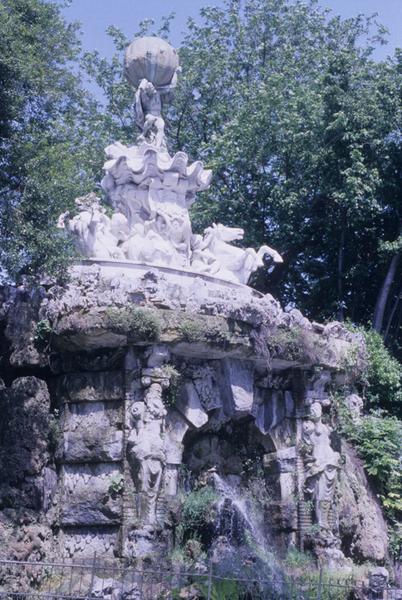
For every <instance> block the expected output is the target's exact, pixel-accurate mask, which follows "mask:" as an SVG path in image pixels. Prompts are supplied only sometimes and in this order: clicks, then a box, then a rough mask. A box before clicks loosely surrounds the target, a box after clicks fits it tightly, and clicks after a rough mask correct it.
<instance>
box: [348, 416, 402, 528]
mask: <svg viewBox="0 0 402 600" xmlns="http://www.w3.org/2000/svg"><path fill="white" fill-rule="evenodd" d="M340 417H341V418H340V424H341V429H342V432H343V433H344V434H345V435H346V437H347V438H348V439H349V440H350V441H351V442H352V443H353V444H354V445H355V446H356V448H357V451H358V453H359V455H360V456H361V457H362V459H363V462H364V466H365V468H366V470H367V472H368V474H369V475H371V477H372V478H373V480H374V481H375V483H376V486H377V489H378V492H379V496H380V499H381V501H382V504H383V506H384V509H385V511H386V513H387V514H388V516H389V517H390V518H391V519H394V518H397V517H398V516H399V517H400V516H401V515H402V465H401V439H402V422H401V421H399V420H398V419H397V418H396V417H390V416H387V415H386V414H385V413H384V412H382V411H380V410H377V411H373V412H371V413H370V414H369V415H366V416H364V417H362V418H361V419H359V420H355V421H353V420H352V419H351V418H350V416H349V415H348V413H347V411H346V409H345V408H344V409H343V410H342V409H341V411H340Z"/></svg>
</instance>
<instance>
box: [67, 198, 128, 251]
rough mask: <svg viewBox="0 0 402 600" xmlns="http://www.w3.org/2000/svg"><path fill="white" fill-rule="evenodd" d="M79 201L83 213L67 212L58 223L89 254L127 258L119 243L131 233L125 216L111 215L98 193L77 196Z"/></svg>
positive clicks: (79, 207) (81, 249)
mask: <svg viewBox="0 0 402 600" xmlns="http://www.w3.org/2000/svg"><path fill="white" fill-rule="evenodd" d="M75 204H76V206H77V207H78V209H79V213H78V214H77V215H75V216H74V217H70V213H69V211H67V212H65V213H63V214H62V215H60V217H59V220H58V223H57V226H58V227H59V228H60V229H67V231H68V232H69V233H70V234H71V235H72V236H73V239H74V242H75V244H76V247H77V250H78V251H79V252H80V253H81V254H83V255H84V256H88V257H94V258H124V254H123V251H122V250H121V249H120V248H119V245H118V244H119V242H120V241H121V239H122V238H123V237H124V235H126V234H127V233H128V228H127V227H126V223H125V220H124V216H123V215H118V214H115V215H113V217H112V218H109V217H108V216H107V215H106V212H105V208H103V207H102V206H101V205H100V201H99V198H97V197H96V196H95V194H88V195H87V196H83V197H81V198H77V199H76V201H75ZM123 220H124V221H123ZM124 230H126V231H125V232H124ZM120 236H122V238H121V239H120Z"/></svg>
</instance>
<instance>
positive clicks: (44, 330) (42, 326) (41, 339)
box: [33, 319, 53, 351]
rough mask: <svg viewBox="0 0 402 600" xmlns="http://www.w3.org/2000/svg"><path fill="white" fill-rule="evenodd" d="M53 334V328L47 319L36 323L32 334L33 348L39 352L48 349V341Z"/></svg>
mask: <svg viewBox="0 0 402 600" xmlns="http://www.w3.org/2000/svg"><path fill="white" fill-rule="evenodd" d="M52 333H53V327H52V326H51V324H50V322H49V321H48V320H47V319H42V320H41V321H38V323H37V324H36V327H35V332H34V338H33V342H34V346H35V348H37V350H39V351H43V350H45V349H46V348H48V347H49V344H50V339H51V336H52Z"/></svg>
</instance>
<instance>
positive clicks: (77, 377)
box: [59, 371, 124, 402]
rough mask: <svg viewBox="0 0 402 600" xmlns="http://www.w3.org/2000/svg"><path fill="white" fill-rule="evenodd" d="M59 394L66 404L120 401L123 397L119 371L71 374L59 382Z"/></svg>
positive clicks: (121, 378) (122, 385)
mask: <svg viewBox="0 0 402 600" xmlns="http://www.w3.org/2000/svg"><path fill="white" fill-rule="evenodd" d="M59 394H60V396H61V397H62V398H63V399H64V400H66V401H67V402H99V401H110V400H121V399H122V398H123V396H124V383H123V374H122V373H121V372H120V371H102V372H95V373H90V372H88V373H72V374H71V375H65V376H64V377H62V378H61V380H60V382H59Z"/></svg>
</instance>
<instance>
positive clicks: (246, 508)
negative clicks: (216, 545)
mask: <svg viewBox="0 0 402 600" xmlns="http://www.w3.org/2000/svg"><path fill="white" fill-rule="evenodd" d="M211 475H212V481H213V485H214V488H215V490H216V491H217V493H218V494H219V501H218V504H217V512H218V517H217V523H216V534H217V536H218V539H219V537H223V538H224V539H225V541H226V543H228V544H229V548H231V551H229V555H228V554H226V556H225V558H224V555H223V551H222V550H223V549H220V550H219V560H220V561H221V562H223V564H224V563H225V560H226V568H227V569H228V570H229V572H230V573H232V574H233V573H234V572H235V570H236V563H237V565H239V564H241V571H240V573H239V575H242V576H244V574H245V573H246V572H248V573H247V574H248V576H249V577H252V578H255V585H256V589H257V588H258V589H259V590H260V591H263V590H265V592H267V593H268V594H269V596H265V595H264V596H261V598H262V597H264V598H265V597H267V598H268V597H269V598H278V599H279V598H288V597H289V596H287V595H286V593H285V592H286V586H285V583H284V578H283V574H282V572H281V569H280V567H279V565H278V561H277V560H276V558H275V556H274V554H273V549H272V548H271V547H269V546H268V543H267V540H266V538H265V537H264V533H265V531H264V529H265V528H264V518H263V515H262V513H261V512H260V511H258V510H256V507H250V501H249V500H248V499H247V497H246V496H245V495H243V494H242V493H241V488H240V486H239V485H238V484H237V485H236V484H235V483H232V482H231V481H230V480H228V479H224V478H223V477H221V476H220V475H218V473H216V472H212V473H211ZM230 557H232V562H230V560H231V559H230ZM267 586H268V587H267Z"/></svg>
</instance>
